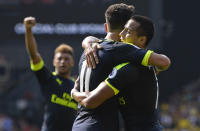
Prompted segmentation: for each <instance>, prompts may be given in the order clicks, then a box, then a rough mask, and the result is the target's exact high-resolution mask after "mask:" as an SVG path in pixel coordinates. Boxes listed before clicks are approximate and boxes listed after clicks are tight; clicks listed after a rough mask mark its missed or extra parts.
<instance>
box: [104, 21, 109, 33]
mask: <svg viewBox="0 0 200 131" xmlns="http://www.w3.org/2000/svg"><path fill="white" fill-rule="evenodd" d="M104 28H105V31H106V32H108V24H107V23H104Z"/></svg>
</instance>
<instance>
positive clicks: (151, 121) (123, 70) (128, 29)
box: [79, 16, 168, 131]
mask: <svg viewBox="0 0 200 131" xmlns="http://www.w3.org/2000/svg"><path fill="white" fill-rule="evenodd" d="M153 34H154V27H153V24H152V21H151V20H150V19H148V18H147V17H144V16H134V17H132V18H131V19H130V20H129V21H128V22H127V24H126V25H125V29H124V30H123V31H122V32H121V33H120V35H121V39H122V41H124V42H129V43H134V44H135V45H137V46H138V47H140V48H146V46H147V44H148V43H149V41H150V40H151V38H152V37H153ZM97 66H98V65H97ZM167 68H168V67H167ZM156 69H157V72H158V71H161V70H158V68H157V67H156ZM158 92H159V91H158V83H157V78H156V74H155V69H154V68H153V67H150V66H149V67H142V66H139V65H136V64H133V63H131V64H130V63H123V64H120V65H118V66H116V67H115V68H114V69H113V71H112V73H111V74H110V75H109V77H108V78H107V79H106V80H105V82H102V83H101V84H100V85H99V86H98V87H97V88H95V90H93V91H91V92H90V93H87V95H86V97H85V98H82V99H79V102H80V103H81V104H82V105H84V106H86V107H88V108H98V107H99V106H101V104H102V103H104V101H106V100H107V99H109V98H111V99H112V97H113V96H114V97H116V96H115V95H117V94H119V95H118V97H119V101H120V111H121V113H122V116H123V118H124V120H125V125H126V129H127V130H128V131H135V130H138V131H161V130H162V128H161V126H160V124H159V121H158V112H157V106H158ZM81 95H83V93H82V94H81Z"/></svg>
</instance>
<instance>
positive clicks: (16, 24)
mask: <svg viewBox="0 0 200 131" xmlns="http://www.w3.org/2000/svg"><path fill="white" fill-rule="evenodd" d="M120 2H124V3H127V4H134V5H135V7H136V14H141V15H146V16H149V17H151V18H152V20H153V21H154V23H155V27H156V34H155V37H154V39H153V41H152V42H151V44H150V46H149V48H151V49H153V50H155V51H157V52H160V53H164V54H166V55H167V56H169V57H170V59H171V62H172V65H171V67H170V69H169V70H168V71H166V72H163V73H161V74H159V76H158V78H159V84H160V102H161V104H160V105H161V106H160V107H161V121H162V122H163V125H164V126H165V127H166V128H169V129H173V128H176V129H177V130H181V129H187V130H188V131H189V130H191V131H193V130H198V129H197V128H196V127H198V125H200V112H199V109H200V107H199V105H200V104H199V103H200V89H199V88H200V75H199V74H200V70H199V67H200V61H199V58H198V56H199V55H198V50H199V48H200V45H199V44H198V42H199V41H198V40H199V39H198V38H199V37H198V31H199V30H198V27H199V26H198V24H199V21H198V19H197V17H198V16H197V12H198V11H197V10H198V1H193V2H189V3H188V1H164V0H0V130H1V129H2V130H3V129H7V130H8V131H9V129H10V127H12V126H14V127H15V128H18V129H19V130H24V131H29V130H38V129H39V127H40V125H41V121H42V117H41V116H42V113H43V110H42V105H43V101H42V97H41V94H40V91H39V88H38V86H39V85H38V83H37V81H36V79H35V77H34V75H33V73H31V71H30V69H29V59H28V56H27V54H26V51H25V43H24V27H23V23H22V22H23V18H24V17H26V16H34V17H36V19H37V22H38V23H39V24H38V25H37V28H35V30H34V33H35V36H36V40H37V43H38V47H39V51H40V53H41V54H42V57H43V58H44V60H45V62H46V65H47V66H48V67H49V68H51V69H52V70H53V67H52V58H53V51H54V49H55V47H56V46H58V45H59V44H60V43H63V42H64V43H67V44H70V45H71V46H72V47H73V48H74V50H75V61H76V66H75V67H74V68H73V70H72V75H73V76H75V77H76V76H77V69H78V66H77V65H78V61H79V57H80V54H81V53H82V51H83V50H82V48H81V46H80V45H81V41H82V40H83V38H84V37H86V36H88V35H94V36H97V37H101V38H102V37H104V35H105V31H104V27H103V23H104V11H105V9H106V8H107V7H108V6H109V5H110V4H113V3H120ZM199 130H200V129H199Z"/></svg>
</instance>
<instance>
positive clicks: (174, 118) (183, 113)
mask: <svg viewBox="0 0 200 131" xmlns="http://www.w3.org/2000/svg"><path fill="white" fill-rule="evenodd" d="M167 103H168V104H166V103H162V104H161V106H160V109H161V118H160V119H161V123H162V125H163V126H164V128H165V131H200V112H199V111H200V78H199V79H198V80H197V81H195V82H193V83H191V84H189V85H187V86H185V87H184V89H183V90H182V91H181V92H176V93H174V95H172V96H170V97H169V101H168V102H167Z"/></svg>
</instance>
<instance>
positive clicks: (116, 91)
mask: <svg viewBox="0 0 200 131" xmlns="http://www.w3.org/2000/svg"><path fill="white" fill-rule="evenodd" d="M105 82H106V84H107V85H108V86H109V87H110V88H111V89H113V91H114V92H115V95H117V94H118V93H119V90H118V89H116V88H115V87H114V86H112V85H111V84H110V83H109V82H108V78H107V79H106V80H105Z"/></svg>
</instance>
